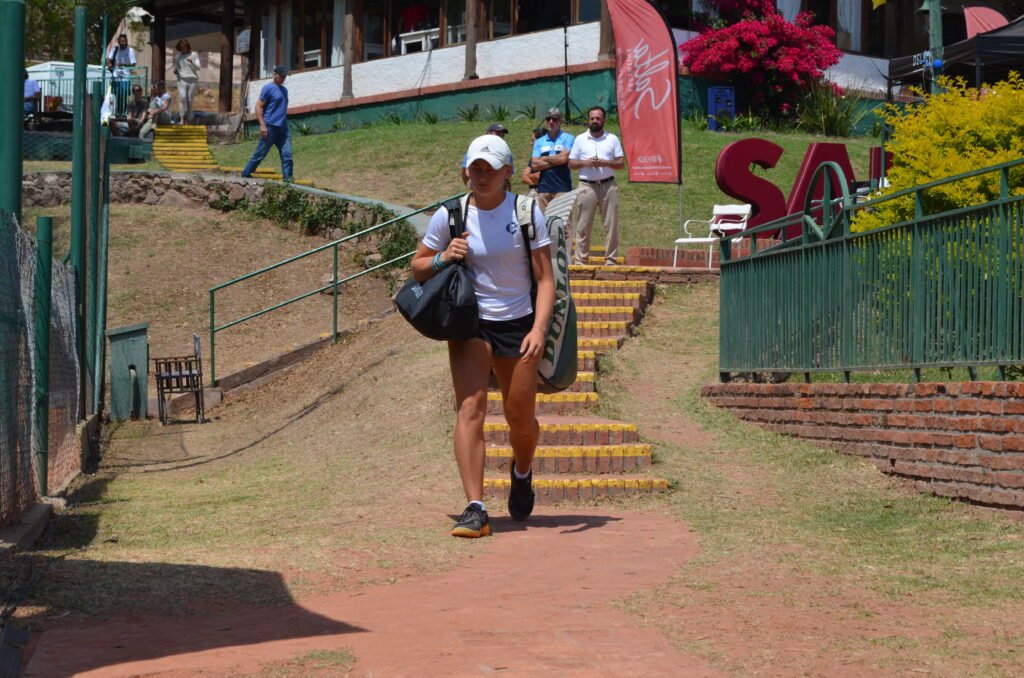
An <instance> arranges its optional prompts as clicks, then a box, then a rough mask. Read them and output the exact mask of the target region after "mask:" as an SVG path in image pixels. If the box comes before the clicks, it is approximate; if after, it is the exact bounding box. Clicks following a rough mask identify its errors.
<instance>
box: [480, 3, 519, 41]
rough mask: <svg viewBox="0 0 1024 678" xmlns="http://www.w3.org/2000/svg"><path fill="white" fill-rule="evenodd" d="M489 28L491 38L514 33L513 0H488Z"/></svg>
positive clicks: (487, 32) (488, 34)
mask: <svg viewBox="0 0 1024 678" xmlns="http://www.w3.org/2000/svg"><path fill="white" fill-rule="evenodd" d="M486 11H487V18H486V21H487V24H486V25H487V29H486V31H485V35H486V36H487V37H489V38H500V37H503V36H505V35H511V34H512V0H487V10H486Z"/></svg>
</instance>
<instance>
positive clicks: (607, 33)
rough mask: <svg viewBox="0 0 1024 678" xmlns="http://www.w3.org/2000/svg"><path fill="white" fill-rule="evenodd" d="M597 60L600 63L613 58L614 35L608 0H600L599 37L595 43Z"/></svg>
mask: <svg viewBox="0 0 1024 678" xmlns="http://www.w3.org/2000/svg"><path fill="white" fill-rule="evenodd" d="M597 58H598V60H600V61H605V60H607V59H614V58H615V35H614V34H613V33H612V17H611V15H610V14H609V13H608V0H601V37H600V38H599V39H598V43H597Z"/></svg>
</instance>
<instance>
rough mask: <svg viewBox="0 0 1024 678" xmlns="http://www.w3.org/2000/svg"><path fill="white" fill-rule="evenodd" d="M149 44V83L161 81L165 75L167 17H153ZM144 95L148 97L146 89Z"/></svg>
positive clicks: (162, 15) (159, 15)
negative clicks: (150, 60)
mask: <svg viewBox="0 0 1024 678" xmlns="http://www.w3.org/2000/svg"><path fill="white" fill-rule="evenodd" d="M149 31H150V34H149V42H150V44H151V45H152V46H153V61H152V63H151V64H150V71H151V72H150V74H149V81H150V82H156V81H157V80H163V79H164V76H165V75H166V74H167V15H166V14H162V13H158V14H154V15H153V23H152V24H151V25H150V29H149ZM146 95H147V96H148V95H149V91H148V88H147V91H146Z"/></svg>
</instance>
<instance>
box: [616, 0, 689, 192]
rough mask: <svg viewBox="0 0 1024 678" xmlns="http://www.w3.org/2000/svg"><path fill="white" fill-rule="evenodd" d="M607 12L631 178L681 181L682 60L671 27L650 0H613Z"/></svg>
mask: <svg viewBox="0 0 1024 678" xmlns="http://www.w3.org/2000/svg"><path fill="white" fill-rule="evenodd" d="M608 13H609V15H610V16H611V20H612V31H613V32H614V33H615V89H616V92H617V96H618V102H619V124H620V125H621V126H622V143H623V146H624V147H625V151H626V160H627V161H628V162H629V180H630V181H635V182H644V183H653V184H678V183H681V181H682V154H681V149H680V147H679V98H678V95H677V93H676V89H677V85H678V82H679V63H678V59H677V54H676V42H675V38H674V37H673V36H672V29H671V28H670V27H669V25H668V23H667V22H666V21H665V18H664V17H663V16H662V15H661V13H660V12H659V11H658V10H657V9H655V8H654V6H653V5H651V4H650V3H649V2H647V0H608Z"/></svg>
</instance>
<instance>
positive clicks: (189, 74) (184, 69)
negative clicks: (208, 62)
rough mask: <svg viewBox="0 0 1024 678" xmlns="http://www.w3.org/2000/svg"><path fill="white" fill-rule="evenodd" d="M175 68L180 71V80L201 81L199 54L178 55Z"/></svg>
mask: <svg viewBox="0 0 1024 678" xmlns="http://www.w3.org/2000/svg"><path fill="white" fill-rule="evenodd" d="M174 68H175V70H177V71H178V79H179V80H185V81H186V82H192V81H193V80H198V79H199V69H200V68H201V66H200V65H199V53H198V52H188V53H187V54H182V53H180V52H179V53H178V54H176V55H175V56H174Z"/></svg>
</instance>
